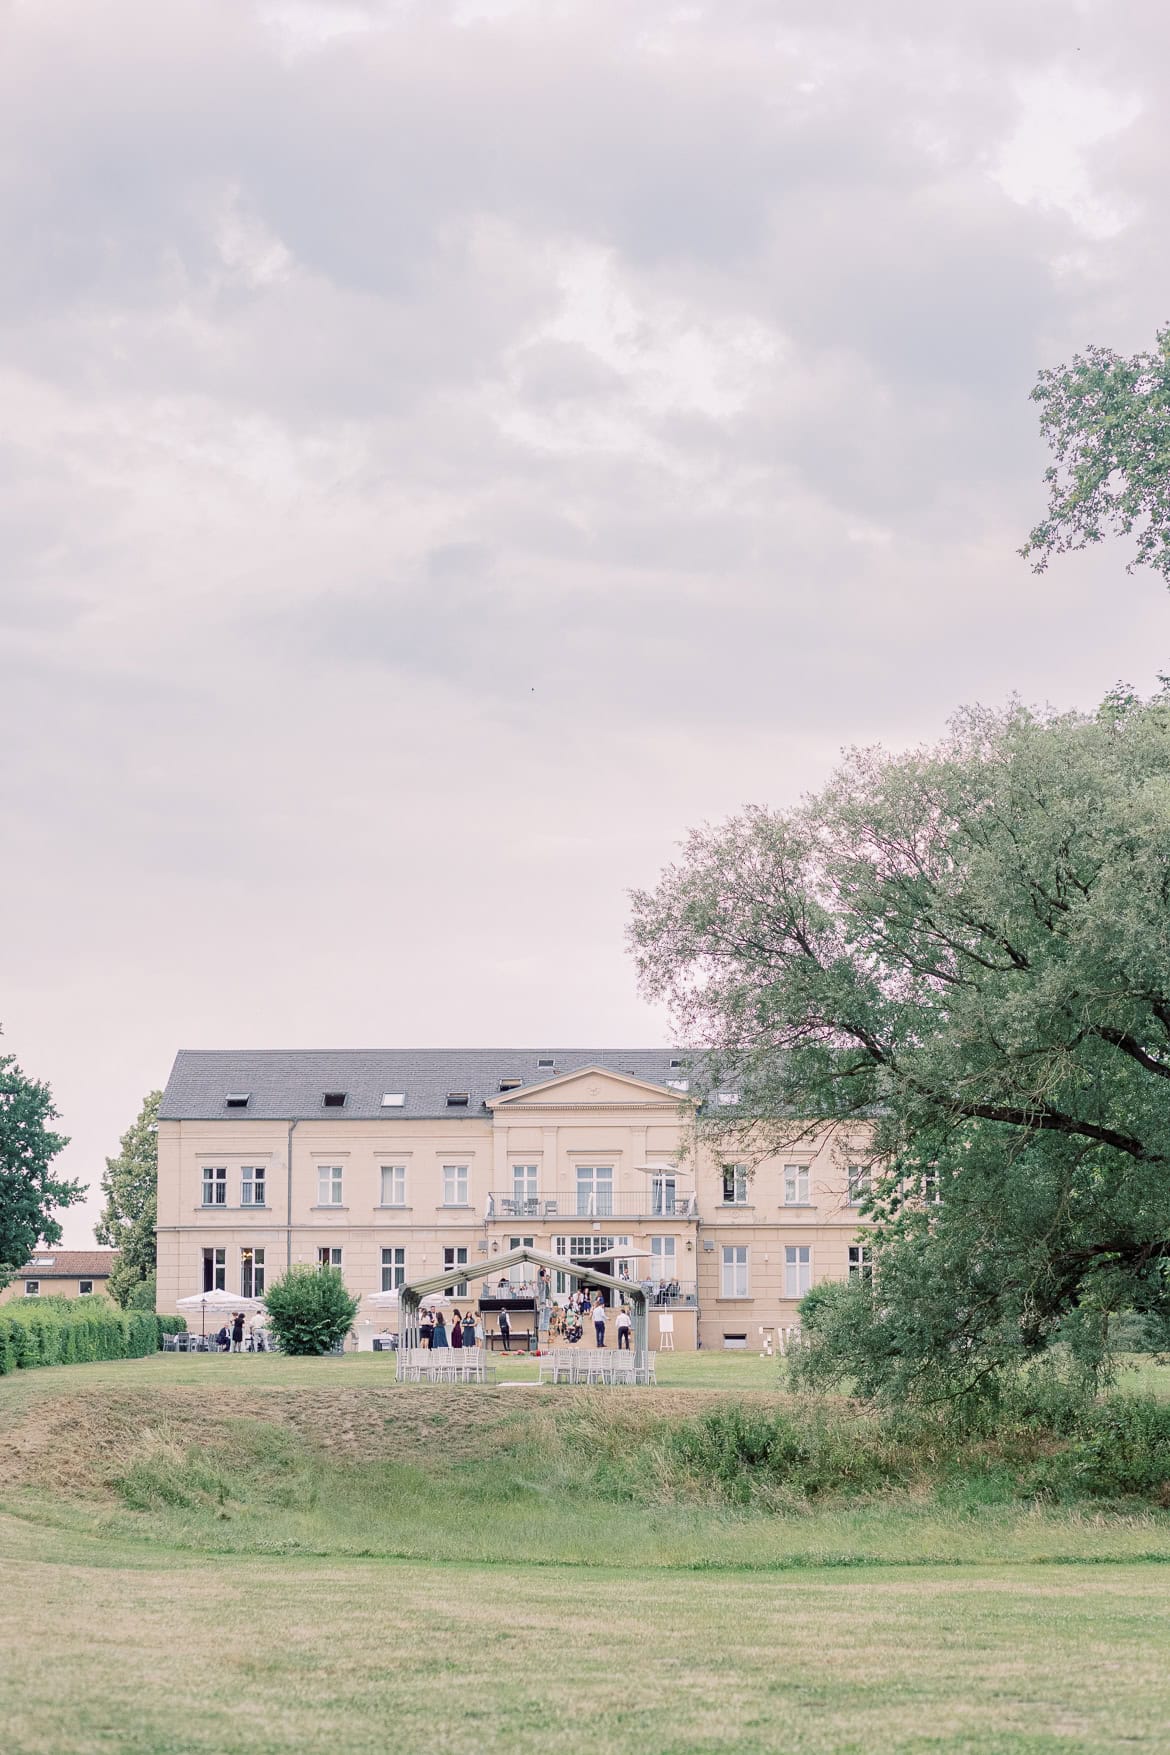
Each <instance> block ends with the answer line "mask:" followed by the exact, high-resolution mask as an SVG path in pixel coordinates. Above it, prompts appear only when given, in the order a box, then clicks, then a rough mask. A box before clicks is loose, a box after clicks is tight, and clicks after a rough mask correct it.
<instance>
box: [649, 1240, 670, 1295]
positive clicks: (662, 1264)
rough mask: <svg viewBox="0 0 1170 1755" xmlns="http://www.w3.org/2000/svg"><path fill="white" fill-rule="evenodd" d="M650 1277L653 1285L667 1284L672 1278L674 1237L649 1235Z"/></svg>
mask: <svg viewBox="0 0 1170 1755" xmlns="http://www.w3.org/2000/svg"><path fill="white" fill-rule="evenodd" d="M650 1278H651V1279H652V1280H653V1282H654V1285H655V1286H656V1287H657V1286H659V1285H666V1286H669V1285H670V1283H671V1281H672V1280H673V1279H674V1238H673V1237H651V1239H650Z"/></svg>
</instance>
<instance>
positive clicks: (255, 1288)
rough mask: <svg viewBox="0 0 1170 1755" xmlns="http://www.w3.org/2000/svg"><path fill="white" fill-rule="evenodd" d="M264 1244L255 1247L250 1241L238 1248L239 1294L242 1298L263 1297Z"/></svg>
mask: <svg viewBox="0 0 1170 1755" xmlns="http://www.w3.org/2000/svg"><path fill="white" fill-rule="evenodd" d="M264 1271H265V1262H264V1246H263V1244H261V1246H260V1247H259V1249H257V1248H256V1247H255V1246H254V1245H253V1244H251V1243H245V1244H244V1246H243V1248H242V1249H241V1250H240V1296H241V1297H242V1298H263V1296H264Z"/></svg>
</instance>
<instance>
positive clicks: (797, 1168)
mask: <svg viewBox="0 0 1170 1755" xmlns="http://www.w3.org/2000/svg"><path fill="white" fill-rule="evenodd" d="M808 1194H809V1166H808V1165H807V1164H785V1166H784V1205H785V1206H786V1207H807V1206H808V1205H810V1202H809V1198H808Z"/></svg>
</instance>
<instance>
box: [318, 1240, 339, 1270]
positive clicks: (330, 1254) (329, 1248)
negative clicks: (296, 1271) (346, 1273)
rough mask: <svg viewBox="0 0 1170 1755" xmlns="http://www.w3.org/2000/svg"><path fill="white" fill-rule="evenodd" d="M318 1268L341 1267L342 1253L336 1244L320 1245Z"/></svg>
mask: <svg viewBox="0 0 1170 1755" xmlns="http://www.w3.org/2000/svg"><path fill="white" fill-rule="evenodd" d="M317 1266H318V1267H335V1268H339V1267H340V1266H341V1251H340V1249H339V1248H338V1247H337V1245H336V1243H322V1244H321V1245H320V1247H319V1248H318V1250H317Z"/></svg>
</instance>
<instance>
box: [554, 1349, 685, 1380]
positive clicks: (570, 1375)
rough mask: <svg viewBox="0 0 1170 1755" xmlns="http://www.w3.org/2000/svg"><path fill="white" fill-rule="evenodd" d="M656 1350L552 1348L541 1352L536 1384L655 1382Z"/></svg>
mask: <svg viewBox="0 0 1170 1755" xmlns="http://www.w3.org/2000/svg"><path fill="white" fill-rule="evenodd" d="M657 1358H658V1355H657V1353H635V1352H632V1351H629V1350H627V1349H626V1348H624V1347H553V1348H552V1350H551V1351H550V1352H548V1353H544V1354H542V1355H541V1359H540V1370H539V1373H538V1375H537V1382H538V1383H586V1384H588V1383H635V1384H637V1383H657V1382H658V1378H657V1376H656V1374H655V1370H654V1366H655V1361H656V1360H657Z"/></svg>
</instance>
